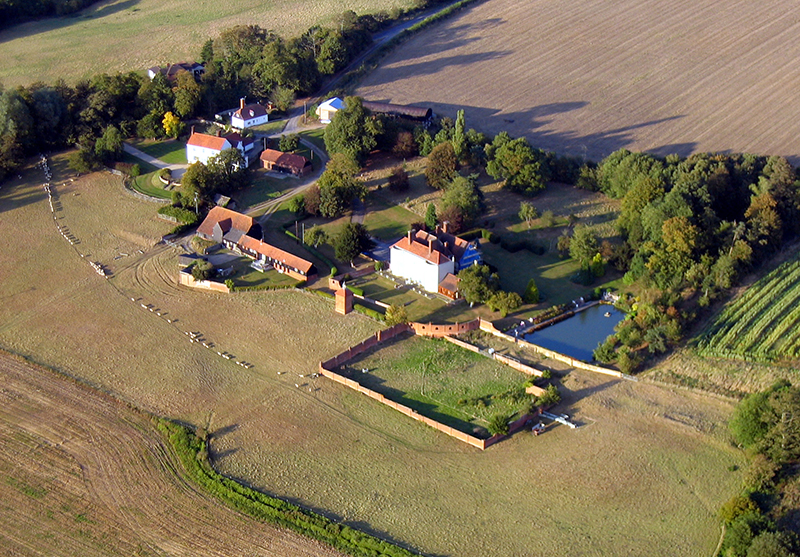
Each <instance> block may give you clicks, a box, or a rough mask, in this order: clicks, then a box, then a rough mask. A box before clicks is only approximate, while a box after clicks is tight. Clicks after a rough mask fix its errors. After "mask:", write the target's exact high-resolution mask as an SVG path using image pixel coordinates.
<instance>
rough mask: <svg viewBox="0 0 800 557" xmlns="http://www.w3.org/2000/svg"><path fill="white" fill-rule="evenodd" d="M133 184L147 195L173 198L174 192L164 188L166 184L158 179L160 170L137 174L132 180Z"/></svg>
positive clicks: (137, 189)
mask: <svg viewBox="0 0 800 557" xmlns="http://www.w3.org/2000/svg"><path fill="white" fill-rule="evenodd" d="M131 184H132V185H133V189H135V190H136V191H138V192H140V193H143V194H145V195H149V196H151V197H160V198H162V199H172V192H171V191H170V190H166V189H164V184H163V183H162V182H161V180H159V179H158V171H156V172H150V173H148V174H142V175H141V176H137V177H136V178H133V180H131Z"/></svg>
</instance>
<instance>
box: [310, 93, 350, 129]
mask: <svg viewBox="0 0 800 557" xmlns="http://www.w3.org/2000/svg"><path fill="white" fill-rule="evenodd" d="M343 108H344V101H343V100H342V99H340V98H339V97H333V98H331V99H328V100H327V101H325V102H324V103H322V104H321V105H319V106H318V107H317V110H316V114H317V116H318V117H319V121H320V122H321V123H323V124H330V123H331V119H332V118H333V115H334V114H336V113H337V112H338V111H340V110H341V109H343Z"/></svg>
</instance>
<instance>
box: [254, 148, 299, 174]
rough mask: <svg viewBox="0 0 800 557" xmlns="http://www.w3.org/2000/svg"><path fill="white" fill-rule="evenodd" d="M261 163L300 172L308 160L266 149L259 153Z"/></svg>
mask: <svg viewBox="0 0 800 557" xmlns="http://www.w3.org/2000/svg"><path fill="white" fill-rule="evenodd" d="M259 158H260V159H261V160H262V161H267V162H271V163H273V164H274V165H276V166H280V167H283V168H290V169H292V170H296V171H297V172H300V171H301V170H303V168H305V166H306V165H307V164H308V159H307V158H305V157H304V156H302V155H295V154H293V153H284V152H282V151H276V150H275V149H266V150H264V151H262V152H261V156H260V157H259Z"/></svg>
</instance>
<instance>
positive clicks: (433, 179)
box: [425, 141, 457, 190]
mask: <svg viewBox="0 0 800 557" xmlns="http://www.w3.org/2000/svg"><path fill="white" fill-rule="evenodd" d="M456 166H457V161H456V153H455V151H454V150H453V144H452V143H450V142H449V141H447V142H445V143H440V144H439V145H437V146H436V147H434V148H433V150H431V153H430V155H428V166H427V167H426V168H425V179H426V180H427V181H428V185H429V186H430V187H432V188H434V189H437V190H440V189H443V188H445V187H447V185H448V184H449V183H450V181H451V180H452V179H453V178H454V177H455V175H456Z"/></svg>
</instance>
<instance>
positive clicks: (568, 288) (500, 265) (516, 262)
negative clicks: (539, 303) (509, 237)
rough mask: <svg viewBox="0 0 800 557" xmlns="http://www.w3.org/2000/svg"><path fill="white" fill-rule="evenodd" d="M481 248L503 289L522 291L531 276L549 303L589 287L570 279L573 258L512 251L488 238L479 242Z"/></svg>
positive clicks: (582, 292) (572, 296)
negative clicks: (489, 241) (495, 271)
mask: <svg viewBox="0 0 800 557" xmlns="http://www.w3.org/2000/svg"><path fill="white" fill-rule="evenodd" d="M481 251H482V252H483V259H484V261H486V262H487V263H490V264H492V265H494V266H495V267H497V272H498V274H499V275H500V284H501V286H502V288H503V290H509V291H514V292H517V293H519V294H520V295H522V294H524V293H525V287H526V286H527V285H528V281H529V280H530V279H531V278H534V279H535V280H536V285H537V286H538V287H539V292H540V293H541V294H542V295H543V296H544V297H545V299H546V302H547V305H548V306H550V305H556V304H563V303H565V302H569V301H570V300H573V299H575V297H577V296H583V295H585V294H586V292H587V291H588V290H589V287H587V286H583V285H580V284H575V283H573V282H571V281H570V280H569V277H570V276H572V275H573V274H575V272H576V271H578V269H579V265H578V263H577V262H576V261H574V260H572V259H559V257H558V256H557V255H555V254H552V253H546V254H544V255H535V254H533V253H531V252H530V251H528V250H520V251H518V252H516V253H511V252H509V251H506V250H504V249H503V248H501V247H500V246H499V245H498V244H490V243H488V242H482V243H481Z"/></svg>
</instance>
